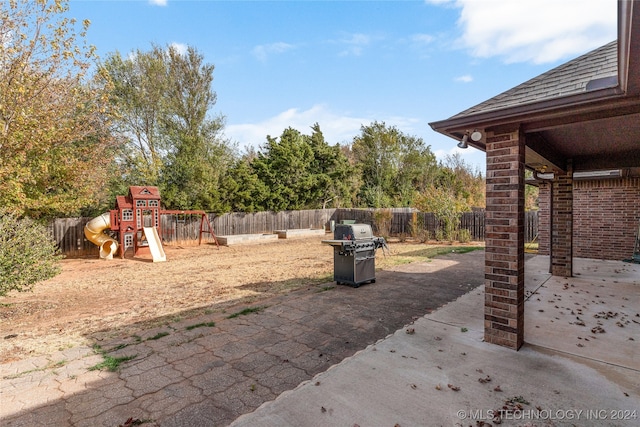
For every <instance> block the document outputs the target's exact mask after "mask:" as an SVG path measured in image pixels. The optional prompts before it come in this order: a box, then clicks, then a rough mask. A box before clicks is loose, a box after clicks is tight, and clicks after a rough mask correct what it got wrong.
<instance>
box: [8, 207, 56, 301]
mask: <svg viewBox="0 0 640 427" xmlns="http://www.w3.org/2000/svg"><path fill="white" fill-rule="evenodd" d="M60 258H61V255H59V253H58V248H57V246H56V244H55V242H54V241H53V240H52V239H51V237H50V236H49V233H48V232H47V229H46V228H45V227H43V226H42V225H40V224H38V223H36V222H35V221H33V220H31V219H29V218H22V219H21V218H18V217H17V216H16V215H14V214H11V213H8V212H5V211H0V296H4V295H6V294H7V293H8V292H10V291H13V290H15V291H18V292H24V291H29V290H31V289H32V288H33V285H34V284H35V283H37V282H39V281H42V280H46V279H49V278H51V277H53V276H55V275H56V274H58V273H59V272H60V267H59V265H58V261H59V260H60Z"/></svg>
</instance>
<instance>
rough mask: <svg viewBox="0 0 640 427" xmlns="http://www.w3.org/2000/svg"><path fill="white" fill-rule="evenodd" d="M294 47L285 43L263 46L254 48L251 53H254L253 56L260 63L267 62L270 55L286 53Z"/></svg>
mask: <svg viewBox="0 0 640 427" xmlns="http://www.w3.org/2000/svg"><path fill="white" fill-rule="evenodd" d="M294 47H295V46H294V45H292V44H289V43H284V42H277V43H271V44H262V45H258V46H256V47H254V48H253V50H252V51H251V53H253V56H255V57H256V58H257V59H258V60H259V61H262V62H264V61H266V60H267V58H268V57H269V55H272V54H278V53H284V52H286V51H288V50H291V49H293V48H294Z"/></svg>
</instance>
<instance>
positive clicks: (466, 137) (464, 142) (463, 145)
mask: <svg viewBox="0 0 640 427" xmlns="http://www.w3.org/2000/svg"><path fill="white" fill-rule="evenodd" d="M467 141H469V132H466V133H465V134H464V136H463V137H462V140H460V142H458V148H462V149H465V148H469V146H468V145H467Z"/></svg>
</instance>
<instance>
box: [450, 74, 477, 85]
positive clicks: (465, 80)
mask: <svg viewBox="0 0 640 427" xmlns="http://www.w3.org/2000/svg"><path fill="white" fill-rule="evenodd" d="M454 80H455V81H456V82H460V83H471V82H472V81H473V77H472V76H471V75H469V74H465V75H464V76H459V77H456V78H455V79H454Z"/></svg>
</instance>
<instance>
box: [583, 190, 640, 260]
mask: <svg viewBox="0 0 640 427" xmlns="http://www.w3.org/2000/svg"><path fill="white" fill-rule="evenodd" d="M573 196H574V202H573V203H574V224H573V239H574V247H573V254H574V256H576V257H581V258H596V259H611V260H622V259H625V258H631V255H632V254H633V244H634V242H635V236H636V233H637V231H638V221H640V178H619V179H601V180H590V181H575V182H574V190H573Z"/></svg>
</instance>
